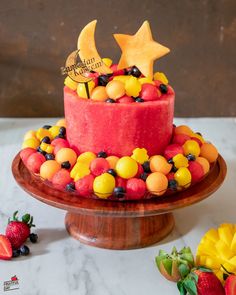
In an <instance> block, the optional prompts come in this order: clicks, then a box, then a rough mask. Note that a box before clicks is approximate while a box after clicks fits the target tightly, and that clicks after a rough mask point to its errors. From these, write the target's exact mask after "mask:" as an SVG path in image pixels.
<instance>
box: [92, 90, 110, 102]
mask: <svg viewBox="0 0 236 295" xmlns="http://www.w3.org/2000/svg"><path fill="white" fill-rule="evenodd" d="M90 98H91V99H92V100H96V101H105V100H107V99H108V94H107V92H106V87H105V86H97V87H95V88H94V89H93V91H92V93H91V96H90Z"/></svg>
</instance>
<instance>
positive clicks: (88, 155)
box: [77, 152, 97, 165]
mask: <svg viewBox="0 0 236 295" xmlns="http://www.w3.org/2000/svg"><path fill="white" fill-rule="evenodd" d="M96 158H97V156H96V154H94V153H93V152H84V153H82V154H80V155H79V157H78V158H77V162H81V163H85V164H87V165H89V164H90V163H91V162H92V160H94V159H96Z"/></svg>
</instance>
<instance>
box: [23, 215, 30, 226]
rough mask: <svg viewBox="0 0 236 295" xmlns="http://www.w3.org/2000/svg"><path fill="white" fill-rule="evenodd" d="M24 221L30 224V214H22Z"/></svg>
mask: <svg viewBox="0 0 236 295" xmlns="http://www.w3.org/2000/svg"><path fill="white" fill-rule="evenodd" d="M22 221H23V222H24V223H26V224H28V222H29V221H30V214H28V213H27V214H25V215H23V216H22Z"/></svg>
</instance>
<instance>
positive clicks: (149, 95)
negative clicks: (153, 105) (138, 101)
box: [139, 83, 161, 101]
mask: <svg viewBox="0 0 236 295" xmlns="http://www.w3.org/2000/svg"><path fill="white" fill-rule="evenodd" d="M139 96H140V97H141V98H142V99H143V100H144V101H152V100H157V99H158V98H159V97H160V96H161V94H160V92H159V90H158V89H157V88H156V86H155V85H152V84H148V83H145V84H143V85H142V90H141V92H140V94H139Z"/></svg>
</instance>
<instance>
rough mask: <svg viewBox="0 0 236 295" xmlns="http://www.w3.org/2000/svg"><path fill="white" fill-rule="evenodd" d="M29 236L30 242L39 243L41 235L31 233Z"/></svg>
mask: <svg viewBox="0 0 236 295" xmlns="http://www.w3.org/2000/svg"><path fill="white" fill-rule="evenodd" d="M29 238H30V242H31V243H33V244H35V243H37V241H38V238H39V237H38V235H37V234H34V233H31V234H30V235H29Z"/></svg>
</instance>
